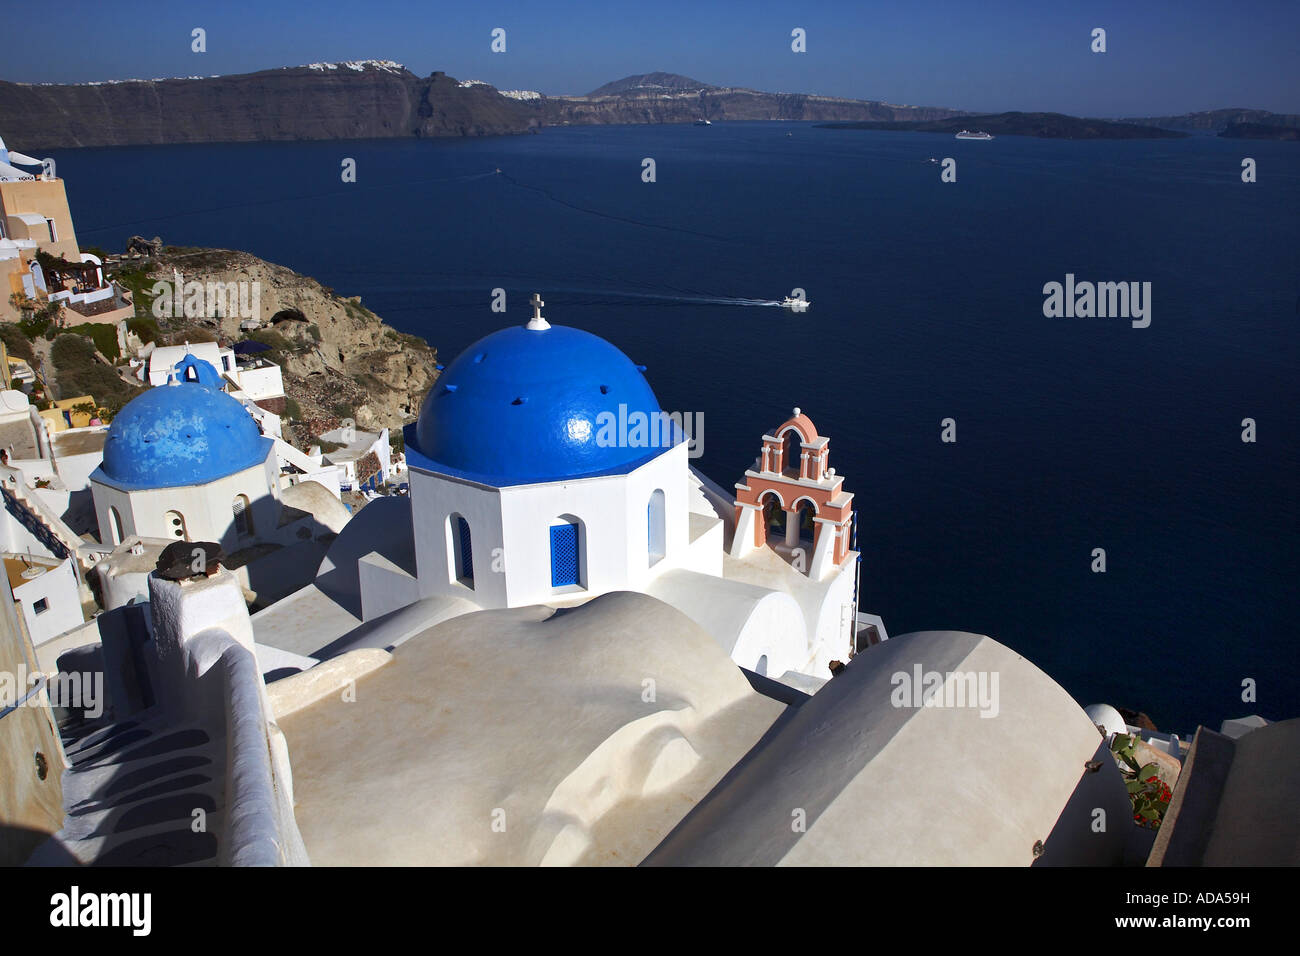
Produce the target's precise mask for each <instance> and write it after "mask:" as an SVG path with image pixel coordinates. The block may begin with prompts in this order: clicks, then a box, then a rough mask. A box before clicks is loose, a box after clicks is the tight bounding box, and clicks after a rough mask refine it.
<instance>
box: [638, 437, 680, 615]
mask: <svg viewBox="0 0 1300 956" xmlns="http://www.w3.org/2000/svg"><path fill="white" fill-rule="evenodd" d="M687 452H688V447H687V445H686V443H685V442H683V443H682V444H680V445H677V446H676V447H674V448H671V449H669V450H668V451H666V452H664V453H663V454H662V455H659V456H658V457H657V458H655V459H654V460H653V461H649V462H647V463H646V464H644V465H642V466H641V467H640V468H638V469H636V470H635V471H633V472H631V473H630V474H629V475H628V476H627V479H626V481H625V485H626V501H627V506H626V508H625V509H624V518H623V521H624V526H625V528H626V531H625V533H624V534H625V537H624V541H625V544H626V557H625V559H624V560H625V566H626V568H627V579H626V584H625V585H623V586H625V587H629V588H632V589H635V590H642V589H644V587H645V586H646V584H648V583H649V582H650V581H651V580H652V579H653V578H654V577H656V576H657V575H660V574H662V573H663V572H665V571H667V570H669V569H670V568H677V567H682V566H684V565H686V564H687V563H688V561H689V557H690V556H689V554H688V547H689V545H690V515H689V506H690V499H689V490H690V489H689V485H688V479H687ZM657 490H658V491H662V492H663V493H664V532H665V535H664V538H665V540H664V542H663V544H664V552H663V557H661V558H659V559H658V560H657V561H656V562H655V563H654V564H653V565H652V564H651V563H650V547H649V545H650V542H649V531H650V522H649V516H648V509H649V505H650V499H651V496H652V495H653V494H654V492H655V491H657Z"/></svg>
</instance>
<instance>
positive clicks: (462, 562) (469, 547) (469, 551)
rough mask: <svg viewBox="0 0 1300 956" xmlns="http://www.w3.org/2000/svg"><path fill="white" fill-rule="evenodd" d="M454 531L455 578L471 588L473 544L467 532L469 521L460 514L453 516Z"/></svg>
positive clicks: (472, 580) (472, 578) (472, 583)
mask: <svg viewBox="0 0 1300 956" xmlns="http://www.w3.org/2000/svg"><path fill="white" fill-rule="evenodd" d="M454 533H455V545H456V550H455V556H456V580H458V581H460V582H461V583H462V584H464V585H466V586H468V587H471V588H472V587H473V586H474V545H473V539H472V538H471V537H470V533H469V522H468V521H466V520H465V519H464V518H462V517H461V516H460V515H456V516H455V526H454Z"/></svg>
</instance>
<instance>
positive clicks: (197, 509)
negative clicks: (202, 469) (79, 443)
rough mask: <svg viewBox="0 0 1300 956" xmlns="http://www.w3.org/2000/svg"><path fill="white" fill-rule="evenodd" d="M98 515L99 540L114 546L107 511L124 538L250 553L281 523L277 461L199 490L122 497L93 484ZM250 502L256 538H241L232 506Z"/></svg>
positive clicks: (183, 487) (124, 494)
mask: <svg viewBox="0 0 1300 956" xmlns="http://www.w3.org/2000/svg"><path fill="white" fill-rule="evenodd" d="M92 488H93V489H94V496H95V515H96V518H97V519H98V521H99V529H100V540H101V541H102V542H103V543H104V544H117V543H119V542H118V541H115V540H114V531H113V523H112V518H111V516H110V512H109V508H110V507H115V508H117V510H118V514H119V515H120V516H121V525H122V537H123V538H125V537H129V536H130V535H133V534H135V535H140V536H142V537H147V538H166V539H168V540H172V541H176V540H182V539H183V540H189V541H217V542H219V543H220V544H221V547H222V548H223V549H224V550H225V551H226V553H227V554H230V553H233V552H235V551H238V550H239V549H240V548H243V547H247V546H248V545H250V544H252V543H253V542H254V541H256V540H258V539H259V538H261V537H262V536H264V535H271V536H273V533H274V532H275V530H276V523H277V521H278V518H279V502H278V498H279V493H280V488H279V481H278V476H277V474H276V466H275V456H274V455H273V454H270V455H268V456H267V459H266V460H265V461H263V462H261V463H259V464H257V465H253V466H252V467H250V468H245V469H244V470H243V471H238V472H235V473H234V474H233V475H228V476H226V477H224V478H218V479H215V480H213V481H209V482H205V483H204V484H201V485H179V486H175V487H171V488H149V489H141V490H137V491H124V490H122V489H119V488H115V487H113V486H112V485H109V484H107V483H105V482H101V481H94V482H92ZM241 495H242V496H244V497H246V498H247V499H248V503H249V504H248V511H249V513H250V514H251V517H252V526H251V530H252V533H251V534H249V535H247V536H241V535H240V534H239V532H238V530H237V529H236V527H235V512H234V504H235V499H236V497H238V496H241ZM173 512H175V513H177V514H179V515H181V517H182V518H183V520H184V533H183V534H181V533H178V531H177V529H176V527H175V526H174V524H173V515H172V513H173Z"/></svg>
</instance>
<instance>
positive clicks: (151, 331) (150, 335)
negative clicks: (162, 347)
mask: <svg viewBox="0 0 1300 956" xmlns="http://www.w3.org/2000/svg"><path fill="white" fill-rule="evenodd" d="M126 328H127V331H130V332H134V333H135V334H136V335H137V336H139V337H140V341H141V342H144V343H146V344H148V343H149V342H155V341H157V340H158V336H160V335H162V330H161V329H159V328H158V323H157V322H156V321H154V318H153V316H149V315H146V316H140V315H137V316H136V317H135V318H133V319H127V320H126Z"/></svg>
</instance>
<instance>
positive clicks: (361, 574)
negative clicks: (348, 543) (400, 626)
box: [357, 552, 420, 621]
mask: <svg viewBox="0 0 1300 956" xmlns="http://www.w3.org/2000/svg"><path fill="white" fill-rule="evenodd" d="M357 579H358V582H359V585H360V588H361V619H362V620H363V621H373V620H374V619H375V618H377V617H382V616H383V615H385V614H387V613H389V612H390V611H396V610H397V609H398V608H403V607H406V606H407V605H409V604H414V603H415V602H416V601H417V600H419V597H420V582H419V580H418V579H417V578H414V577H412V576H411V575H410V574H409V573H408V572H407V571H406V570H404V569H403V568H399V567H398V566H397V565H396V564H394V563H393V562H392V561H390V560H388V558H386V557H384V556H383V555H382V554H377V553H375V552H371V553H370V554H367V555H365V556H364V557H362V558H361V560H359V561H358V562H357Z"/></svg>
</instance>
